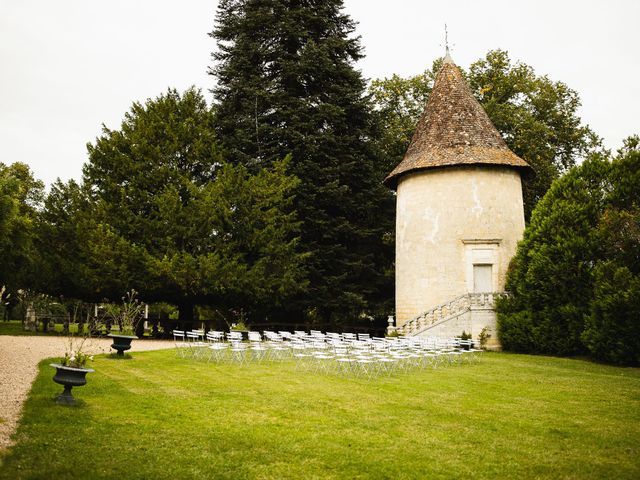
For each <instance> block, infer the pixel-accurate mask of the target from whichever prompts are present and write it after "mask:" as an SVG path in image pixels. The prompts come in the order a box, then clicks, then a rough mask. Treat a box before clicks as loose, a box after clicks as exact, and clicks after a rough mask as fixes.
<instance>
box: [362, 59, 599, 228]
mask: <svg viewBox="0 0 640 480" xmlns="http://www.w3.org/2000/svg"><path fill="white" fill-rule="evenodd" d="M441 64H442V60H441V59H438V60H436V61H435V62H434V63H433V66H432V68H431V69H430V70H427V71H425V72H424V73H423V74H421V75H417V76H414V77H410V78H406V79H405V78H401V77H399V76H397V75H394V76H392V77H391V78H386V79H381V80H374V81H373V82H371V85H370V88H369V92H370V94H371V96H372V98H373V101H374V104H375V107H376V110H377V113H378V116H379V120H380V122H381V126H382V134H381V135H380V147H381V149H382V150H383V151H384V152H385V154H386V157H385V162H384V163H383V164H382V165H381V169H382V170H384V171H386V173H389V172H390V171H391V170H392V169H393V168H394V167H395V166H396V165H397V164H398V163H399V162H400V160H402V156H403V155H404V152H405V151H406V149H407V146H408V145H409V141H410V140H411V136H412V135H413V131H414V129H415V125H416V123H417V121H418V119H419V117H420V115H421V113H422V111H423V109H424V105H425V104H426V101H427V99H428V97H429V94H430V93H431V88H432V86H433V81H434V80H435V76H436V74H437V73H438V70H439V69H440V66H441ZM463 74H464V75H465V77H466V79H467V81H468V82H469V86H470V87H471V90H472V91H473V92H474V95H475V97H476V98H477V100H478V101H479V102H480V104H481V105H482V106H483V107H484V109H485V110H486V112H487V114H488V115H489V118H490V119H491V121H492V122H493V124H494V125H495V126H496V128H497V129H498V131H499V132H500V133H501V134H502V136H503V138H504V139H505V141H506V142H507V145H508V146H509V148H511V150H512V151H513V152H514V153H516V154H517V155H518V156H520V157H521V158H523V159H524V160H525V161H527V162H528V163H529V165H531V167H533V169H534V171H535V175H533V176H529V177H527V178H525V181H524V183H523V195H524V201H525V215H526V217H527V218H529V215H530V213H531V211H532V209H533V207H534V206H535V205H536V203H537V202H538V201H539V200H540V199H541V198H542V196H543V195H544V194H545V192H546V191H547V190H548V188H549V186H550V185H551V182H552V181H553V180H554V179H556V178H558V176H559V175H560V174H561V173H562V172H565V171H566V170H567V169H568V168H570V167H571V166H573V165H575V164H576V161H577V160H579V159H581V158H583V157H585V156H586V155H587V154H589V153H590V152H591V151H593V150H594V149H596V148H597V147H599V144H600V140H599V139H598V138H597V136H596V135H595V134H594V133H593V131H592V130H591V129H590V128H589V127H588V126H585V125H583V124H582V122H581V120H580V117H579V116H578V113H577V110H578V108H579V107H580V98H579V96H578V94H577V92H575V91H574V90H572V89H571V88H569V87H568V86H567V85H566V84H564V83H562V82H558V81H552V80H551V79H549V78H548V77H547V76H538V75H536V74H535V72H534V70H533V68H531V67H530V66H528V65H526V64H523V63H519V62H516V63H513V62H512V61H511V59H510V58H509V55H508V53H507V52H505V51H502V50H494V51H490V52H488V53H487V55H486V57H485V58H482V59H479V60H478V61H476V62H474V63H473V64H472V65H471V67H470V69H469V71H468V72H463Z"/></svg>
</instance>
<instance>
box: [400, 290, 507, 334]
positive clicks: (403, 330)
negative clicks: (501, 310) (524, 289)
mask: <svg viewBox="0 0 640 480" xmlns="http://www.w3.org/2000/svg"><path fill="white" fill-rule="evenodd" d="M506 295H507V293H506V292H487V293H465V294H464V295H460V296H458V297H456V298H454V299H453V300H449V301H448V302H445V303H442V304H440V305H437V306H435V307H433V308H432V309H430V310H427V311H426V312H424V313H422V314H420V315H418V316H417V317H415V318H412V319H411V320H409V321H408V322H406V323H405V324H404V325H402V326H400V327H398V328H397V330H398V332H399V333H400V334H403V335H406V336H409V337H414V336H418V335H425V334H426V335H428V334H430V331H432V332H433V334H434V335H436V336H438V335H442V334H443V333H444V334H446V335H447V336H448V335H451V334H454V335H459V334H460V333H462V331H463V330H464V331H465V332H466V333H469V334H472V335H473V336H474V337H476V336H477V335H478V334H479V333H480V330H481V328H483V327H485V326H486V327H488V328H489V330H490V331H491V332H495V304H496V300H497V299H498V298H500V297H504V296H506ZM476 330H477V331H476ZM494 337H495V335H494Z"/></svg>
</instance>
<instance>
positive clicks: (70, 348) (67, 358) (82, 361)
mask: <svg viewBox="0 0 640 480" xmlns="http://www.w3.org/2000/svg"><path fill="white" fill-rule="evenodd" d="M67 339H68V342H67V349H66V351H65V353H64V357H62V359H61V360H60V364H61V365H64V366H65V367H73V368H85V366H86V365H87V362H88V361H89V360H93V356H91V355H89V354H87V353H86V352H85V351H84V347H85V342H86V340H87V337H86V336H82V337H80V340H78V339H77V338H76V337H74V336H72V335H69V336H68V337H67Z"/></svg>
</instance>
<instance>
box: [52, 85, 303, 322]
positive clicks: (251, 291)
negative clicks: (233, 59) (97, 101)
mask: <svg viewBox="0 0 640 480" xmlns="http://www.w3.org/2000/svg"><path fill="white" fill-rule="evenodd" d="M88 150H89V162H88V163H87V164H86V165H85V167H84V177H83V184H82V185H77V184H76V183H74V182H69V183H67V184H62V183H59V182H58V183H57V184H55V185H54V186H53V188H52V192H51V194H50V196H49V198H48V199H47V202H46V203H45V208H44V211H43V215H42V218H43V223H44V226H43V232H44V236H43V243H44V244H46V245H48V247H49V248H48V249H47V250H49V251H51V252H53V254H52V255H51V256H49V257H48V261H49V267H48V272H49V274H50V275H51V276H53V277H54V278H56V277H57V281H55V282H52V285H54V286H55V288H56V289H57V291H55V292H52V293H62V294H66V295H68V296H80V297H84V298H86V297H91V298H93V299H97V300H99V299H101V298H104V297H106V298H111V299H114V298H120V296H121V295H122V294H123V293H124V292H125V291H127V290H129V289H131V288H135V289H136V290H138V291H139V292H140V296H141V298H142V299H143V300H145V301H159V300H162V301H167V302H171V303H174V304H177V305H178V306H179V308H180V315H181V319H182V320H184V321H187V322H188V321H189V320H190V319H191V318H192V314H193V306H194V305H195V304H197V303H208V304H213V305H216V306H221V307H223V306H228V305H233V306H245V307H246V306H250V307H251V306H255V305H256V304H258V305H259V304H263V303H265V302H268V303H276V304H277V303H278V302H280V301H281V300H282V299H283V298H285V297H286V296H287V295H289V294H290V293H291V292H295V291H297V289H298V288H301V287H302V286H304V281H303V279H302V278H301V263H302V260H303V255H302V254H300V253H299V252H298V250H297V248H296V244H297V230H298V222H297V220H296V217H295V212H294V211H293V209H292V208H291V203H292V190H293V188H294V187H295V186H296V185H297V183H298V181H297V179H296V178H295V177H293V176H291V175H289V174H288V173H287V165H288V161H287V160H286V159H282V160H279V161H274V162H273V164H272V166H271V167H270V168H269V169H264V170H261V171H260V172H258V173H256V174H249V172H248V171H247V169H246V168H245V167H243V166H241V165H236V166H233V165H230V164H228V163H226V162H225V161H224V159H223V158H222V156H221V153H220V149H219V147H218V143H217V140H216V138H215V134H214V132H213V117H212V114H211V111H210V109H209V108H208V107H207V105H206V103H205V101H204V99H203V98H202V95H201V94H200V92H199V91H197V90H194V89H190V90H187V91H186V92H184V94H182V95H181V94H179V93H178V92H176V91H175V90H169V91H167V92H166V93H165V94H163V95H160V96H159V97H158V98H156V99H154V100H148V101H147V102H146V103H145V104H140V103H134V104H133V106H132V108H131V110H130V112H128V113H127V114H126V116H125V120H124V121H123V123H122V126H121V128H120V129H119V130H109V129H107V128H106V127H105V128H104V129H103V134H102V136H100V137H99V138H98V139H97V140H96V142H95V144H89V145H88ZM70 278H71V279H70Z"/></svg>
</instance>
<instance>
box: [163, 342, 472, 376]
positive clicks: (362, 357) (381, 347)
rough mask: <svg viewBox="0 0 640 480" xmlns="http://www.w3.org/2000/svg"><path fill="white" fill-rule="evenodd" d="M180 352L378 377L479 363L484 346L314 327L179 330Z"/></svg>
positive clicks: (196, 356) (217, 359)
mask: <svg viewBox="0 0 640 480" xmlns="http://www.w3.org/2000/svg"><path fill="white" fill-rule="evenodd" d="M173 335H174V341H175V345H176V351H177V352H178V355H179V356H181V357H189V358H193V359H196V360H203V361H208V362H211V361H214V362H232V363H237V364H240V365H247V364H249V363H254V362H255V363H261V362H263V361H280V360H287V359H293V360H295V362H296V368H297V369H299V370H302V371H307V372H312V373H334V374H338V375H345V376H355V377H363V378H367V379H372V378H376V377H378V376H381V375H392V374H394V373H398V372H407V371H409V370H413V369H421V368H437V367H439V366H443V365H453V364H459V363H463V362H475V361H478V360H479V358H480V354H481V352H482V350H479V349H476V348H474V345H473V342H472V341H470V340H461V339H458V338H437V337H429V338H421V337H413V338H382V337H371V336H370V335H367V334H353V333H339V334H338V333H322V332H319V331H314V330H312V331H310V332H308V333H307V332H298V331H296V332H293V333H291V332H272V331H265V332H263V334H260V332H248V339H247V340H243V336H242V333H241V332H233V331H232V332H227V333H225V332H220V331H211V332H207V333H206V334H205V332H204V331H202V330H194V331H191V332H186V331H180V330H174V332H173Z"/></svg>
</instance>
